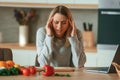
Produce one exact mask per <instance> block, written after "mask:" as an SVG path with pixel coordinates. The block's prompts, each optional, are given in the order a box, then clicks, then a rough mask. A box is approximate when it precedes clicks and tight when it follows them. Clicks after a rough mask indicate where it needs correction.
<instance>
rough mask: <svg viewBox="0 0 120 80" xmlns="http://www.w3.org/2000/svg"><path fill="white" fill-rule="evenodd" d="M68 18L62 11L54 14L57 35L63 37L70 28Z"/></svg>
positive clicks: (54, 26) (54, 27)
mask: <svg viewBox="0 0 120 80" xmlns="http://www.w3.org/2000/svg"><path fill="white" fill-rule="evenodd" d="M68 25H69V23H68V18H67V17H66V16H64V15H62V14H60V13H56V14H55V15H54V16H53V29H54V32H55V36H56V37H58V38H62V37H63V36H64V35H65V34H64V33H65V32H66V30H67V29H68Z"/></svg>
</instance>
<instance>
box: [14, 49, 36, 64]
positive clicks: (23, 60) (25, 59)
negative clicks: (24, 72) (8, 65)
mask: <svg viewBox="0 0 120 80" xmlns="http://www.w3.org/2000/svg"><path fill="white" fill-rule="evenodd" d="M12 52H13V60H14V62H15V63H17V64H20V65H21V66H25V65H26V66H28V65H35V57H36V54H37V53H36V50H21V49H12Z"/></svg>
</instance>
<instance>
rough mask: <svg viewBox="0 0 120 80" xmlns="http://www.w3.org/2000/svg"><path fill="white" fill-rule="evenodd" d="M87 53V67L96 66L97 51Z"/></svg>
mask: <svg viewBox="0 0 120 80" xmlns="http://www.w3.org/2000/svg"><path fill="white" fill-rule="evenodd" d="M85 54H86V63H85V67H94V66H96V55H97V54H96V53H85Z"/></svg>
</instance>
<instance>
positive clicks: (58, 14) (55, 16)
mask: <svg viewBox="0 0 120 80" xmlns="http://www.w3.org/2000/svg"><path fill="white" fill-rule="evenodd" d="M67 19H68V18H67V17H66V16H64V15H62V14H60V13H56V14H55V15H54V16H53V20H62V21H66V20H67Z"/></svg>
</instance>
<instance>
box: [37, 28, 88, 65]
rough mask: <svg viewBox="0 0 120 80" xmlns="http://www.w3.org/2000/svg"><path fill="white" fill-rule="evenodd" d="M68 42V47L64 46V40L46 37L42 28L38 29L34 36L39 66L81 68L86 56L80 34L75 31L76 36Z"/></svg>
mask: <svg viewBox="0 0 120 80" xmlns="http://www.w3.org/2000/svg"><path fill="white" fill-rule="evenodd" d="M68 42H69V44H70V45H65V43H66V39H62V40H61V39H57V38H54V36H52V37H51V36H48V35H46V31H45V28H44V27H41V28H39V29H38V31H37V35H36V47H37V54H38V62H39V63H40V66H44V65H45V64H49V65H51V66H54V67H69V66H70V67H83V66H84V64H85V62H86V55H85V53H84V49H83V42H82V35H81V32H80V31H79V30H77V34H76V35H75V36H74V37H69V38H68Z"/></svg>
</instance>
